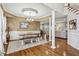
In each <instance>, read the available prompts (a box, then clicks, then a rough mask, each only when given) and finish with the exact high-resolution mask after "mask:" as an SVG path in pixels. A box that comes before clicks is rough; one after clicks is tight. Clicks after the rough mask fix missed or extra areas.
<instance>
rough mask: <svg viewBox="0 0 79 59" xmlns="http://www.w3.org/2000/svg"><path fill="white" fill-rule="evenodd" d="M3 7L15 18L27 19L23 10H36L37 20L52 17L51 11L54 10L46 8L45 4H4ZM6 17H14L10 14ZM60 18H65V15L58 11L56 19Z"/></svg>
mask: <svg viewBox="0 0 79 59" xmlns="http://www.w3.org/2000/svg"><path fill="white" fill-rule="evenodd" d="M52 4H53V3H52ZM2 5H3V8H4V10H5V11H6V12H7V13H10V14H12V15H14V16H21V17H26V16H25V15H24V14H23V13H22V9H23V8H33V9H36V10H37V11H38V14H37V15H36V16H35V17H34V18H35V19H39V18H42V17H46V16H49V15H51V11H52V10H53V9H52V8H50V7H48V6H46V5H45V4H42V3H4V4H2ZM58 5H59V4H58ZM58 5H57V7H58ZM6 15H7V16H9V17H12V16H10V15H8V14H6ZM59 17H63V14H61V13H59V12H57V11H56V18H59Z"/></svg>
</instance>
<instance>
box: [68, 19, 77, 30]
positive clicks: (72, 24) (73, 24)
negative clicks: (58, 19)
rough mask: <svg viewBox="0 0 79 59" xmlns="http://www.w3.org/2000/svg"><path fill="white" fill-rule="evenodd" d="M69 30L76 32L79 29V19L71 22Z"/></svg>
mask: <svg viewBox="0 0 79 59" xmlns="http://www.w3.org/2000/svg"><path fill="white" fill-rule="evenodd" d="M69 29H70V30H76V29H77V19H73V20H70V21H69Z"/></svg>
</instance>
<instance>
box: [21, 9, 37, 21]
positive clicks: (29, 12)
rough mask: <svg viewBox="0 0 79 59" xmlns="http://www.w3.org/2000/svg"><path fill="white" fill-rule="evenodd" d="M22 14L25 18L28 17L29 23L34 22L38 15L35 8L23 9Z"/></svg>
mask: <svg viewBox="0 0 79 59" xmlns="http://www.w3.org/2000/svg"><path fill="white" fill-rule="evenodd" d="M22 12H23V14H24V15H25V16H27V19H26V20H27V21H34V19H33V17H34V16H36V15H37V14H38V11H37V10H36V9H33V8H23V9H22Z"/></svg>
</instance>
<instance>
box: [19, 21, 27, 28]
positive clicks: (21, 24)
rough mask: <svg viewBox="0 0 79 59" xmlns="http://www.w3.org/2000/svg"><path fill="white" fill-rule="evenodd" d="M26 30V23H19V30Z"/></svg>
mask: <svg viewBox="0 0 79 59" xmlns="http://www.w3.org/2000/svg"><path fill="white" fill-rule="evenodd" d="M27 28H28V22H24V21H23V22H20V29H27Z"/></svg>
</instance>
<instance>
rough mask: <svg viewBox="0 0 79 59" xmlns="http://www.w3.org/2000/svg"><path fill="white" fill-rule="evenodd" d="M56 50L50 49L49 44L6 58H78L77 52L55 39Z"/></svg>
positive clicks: (63, 41) (78, 52) (18, 52)
mask: <svg viewBox="0 0 79 59" xmlns="http://www.w3.org/2000/svg"><path fill="white" fill-rule="evenodd" d="M56 46H57V47H56V48H55V49H53V48H51V42H49V43H46V44H42V45H39V46H35V47H32V48H28V49H25V50H21V51H17V52H14V53H11V54H6V56H79V51H78V50H76V49H74V48H72V47H71V46H69V45H68V44H67V43H66V40H64V39H57V38H56Z"/></svg>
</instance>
